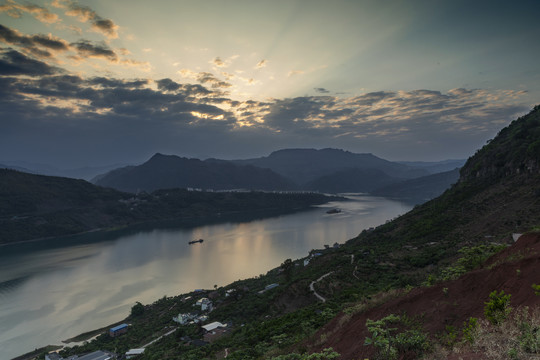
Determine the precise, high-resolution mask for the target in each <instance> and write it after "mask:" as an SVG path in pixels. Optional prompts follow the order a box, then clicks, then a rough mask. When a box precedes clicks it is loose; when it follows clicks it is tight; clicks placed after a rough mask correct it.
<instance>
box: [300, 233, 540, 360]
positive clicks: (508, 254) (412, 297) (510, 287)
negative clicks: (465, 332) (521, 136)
mask: <svg viewBox="0 0 540 360" xmlns="http://www.w3.org/2000/svg"><path fill="white" fill-rule="evenodd" d="M539 270H540V233H531V234H528V235H524V236H522V237H521V238H520V239H519V240H518V241H517V243H516V244H514V245H512V246H511V247H509V248H508V249H506V250H504V251H503V252H502V253H500V254H497V255H494V256H493V257H492V258H490V259H489V260H488V261H487V262H486V263H485V265H484V266H483V267H482V268H481V269H478V270H474V271H472V272H469V273H467V274H465V275H463V276H461V277H460V278H459V279H457V280H453V281H444V282H440V283H438V284H435V285H433V286H430V287H419V288H415V289H412V290H411V291H410V292H406V291H401V292H395V293H388V294H387V297H388V299H389V300H387V301H384V302H383V303H382V304H380V305H376V303H375V304H370V303H369V302H367V301H366V302H365V303H363V304H362V303H360V304H359V305H357V306H356V307H353V308H351V309H350V310H349V311H347V312H345V313H342V314H341V315H339V316H337V317H336V318H335V319H333V320H332V321H331V322H330V323H328V324H327V325H325V326H324V327H323V328H322V329H321V330H319V331H318V332H317V334H316V335H315V336H314V337H313V340H312V341H313V342H314V343H316V344H317V345H316V346H313V347H312V348H311V347H310V350H311V351H319V350H322V349H324V348H327V347H332V348H333V349H334V350H335V351H337V352H338V353H339V354H341V359H364V358H370V357H372V356H374V354H375V353H376V351H375V350H376V349H375V347H373V346H364V345H363V343H364V341H363V340H364V339H365V338H367V337H371V336H372V334H371V333H370V332H369V331H368V329H367V327H366V322H367V321H368V319H372V320H378V319H381V318H384V317H386V316H388V315H390V314H396V315H401V316H403V315H406V316H407V317H408V318H409V319H415V321H417V326H418V327H420V328H421V329H422V331H424V332H425V333H427V334H429V335H428V336H429V338H430V340H429V341H430V342H432V343H434V342H437V341H438V338H441V337H444V336H445V334H447V333H448V329H450V328H452V329H455V331H456V333H458V332H459V331H461V329H462V327H463V324H464V323H466V322H467V320H468V319H469V318H470V317H475V318H483V317H484V306H485V304H484V303H485V301H487V300H488V299H489V294H490V293H491V292H493V291H494V290H497V291H501V290H502V291H504V292H505V293H506V294H511V295H512V297H511V306H512V307H513V308H520V307H524V306H528V307H538V306H540V296H538V295H536V294H535V292H534V290H533V288H532V285H534V284H539V283H540V279H539V278H538V271H539ZM362 305H363V306H362ZM458 330H459V331H458ZM468 351H469V352H470V353H473V354H475V357H474V358H475V359H487V358H488V357H487V356H484V355H483V350H482V349H477V351H475V350H468ZM445 353H447V354H449V353H450V352H449V351H448V352H445ZM417 355H418V354H409V356H408V357H407V358H410V359H412V358H417ZM456 359H457V357H456Z"/></svg>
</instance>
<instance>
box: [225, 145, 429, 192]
mask: <svg viewBox="0 0 540 360" xmlns="http://www.w3.org/2000/svg"><path fill="white" fill-rule="evenodd" d="M234 162H235V163H237V164H249V165H254V166H258V167H261V168H267V169H271V170H273V171H275V172H276V173H278V174H280V175H282V176H285V177H287V178H289V179H291V180H293V181H294V182H296V183H297V184H304V183H308V182H310V181H315V180H317V179H318V178H320V177H323V176H328V175H332V174H334V173H335V172H338V171H343V170H347V169H361V170H366V169H374V170H379V171H382V172H384V173H385V174H386V175H387V176H390V177H393V178H402V179H412V178H415V177H419V176H423V175H427V174H428V172H427V171H425V170H421V169H417V168H413V167H409V166H406V165H403V164H398V163H395V162H391V161H388V160H383V159H381V158H378V157H376V156H375V155H373V154H354V153H351V152H349V151H344V150H338V149H321V150H315V149H285V150H279V151H275V152H273V153H272V154H270V155H269V156H267V157H262V158H256V159H247V160H235V161H234Z"/></svg>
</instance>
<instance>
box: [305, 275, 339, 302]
mask: <svg viewBox="0 0 540 360" xmlns="http://www.w3.org/2000/svg"><path fill="white" fill-rule="evenodd" d="M332 273H333V271H330V272H329V273H326V274H324V275H323V276H321V277H320V278H318V279H317V280H315V281H312V282H311V284H309V290H311V291H313V295H315V296H316V297H317V299H319V300H321V301H322V302H326V299H325V298H323V297H322V296H321V295H319V294H318V293H317V292H316V291H315V287H314V285H315V283H317V282H319V281H321V280H322V279H324V278H325V277H327V276H328V275H330V274H332Z"/></svg>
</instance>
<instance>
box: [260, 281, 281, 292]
mask: <svg viewBox="0 0 540 360" xmlns="http://www.w3.org/2000/svg"><path fill="white" fill-rule="evenodd" d="M278 286H279V284H276V283H274V284H270V285H266V286H265V288H264V289H263V290H261V291H259V294H263V293H265V292H266V291H268V290H270V289H273V288H275V287H278Z"/></svg>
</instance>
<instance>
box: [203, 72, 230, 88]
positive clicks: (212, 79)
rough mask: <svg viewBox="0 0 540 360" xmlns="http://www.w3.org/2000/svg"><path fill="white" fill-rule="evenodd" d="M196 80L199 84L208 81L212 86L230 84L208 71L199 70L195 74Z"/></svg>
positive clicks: (227, 85)
mask: <svg viewBox="0 0 540 360" xmlns="http://www.w3.org/2000/svg"><path fill="white" fill-rule="evenodd" d="M197 81H198V82H200V83H201V84H206V83H209V84H210V86H212V87H213V88H228V87H231V86H232V84H231V83H228V82H226V81H222V80H219V79H218V78H216V77H215V75H214V74H212V73H209V72H200V73H198V74H197Z"/></svg>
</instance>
